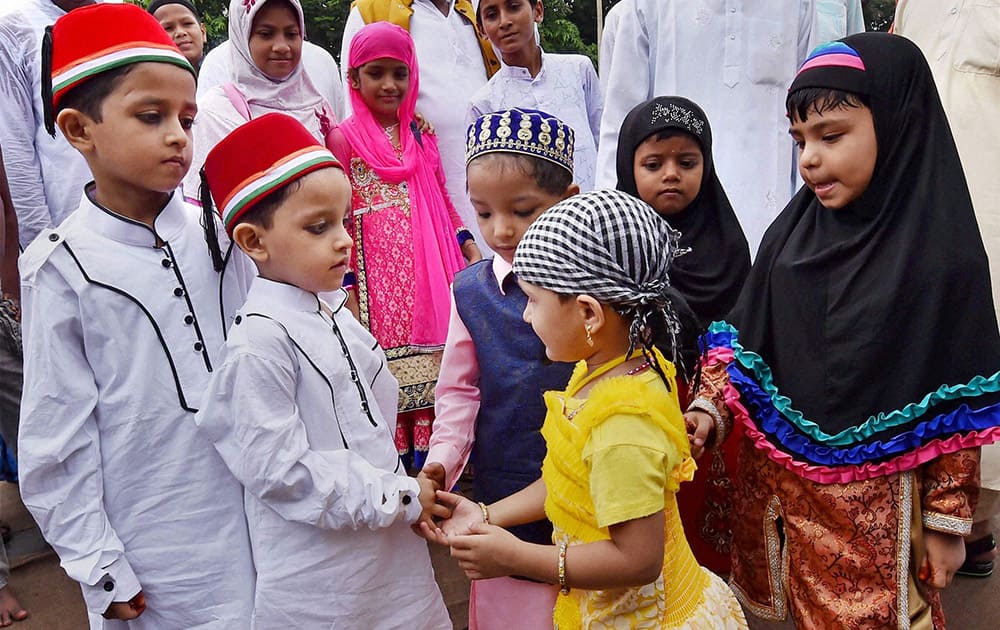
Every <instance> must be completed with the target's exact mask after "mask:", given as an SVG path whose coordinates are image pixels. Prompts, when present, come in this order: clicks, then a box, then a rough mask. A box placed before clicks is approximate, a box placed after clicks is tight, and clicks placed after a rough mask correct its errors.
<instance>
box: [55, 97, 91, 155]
mask: <svg viewBox="0 0 1000 630" xmlns="http://www.w3.org/2000/svg"><path fill="white" fill-rule="evenodd" d="M95 124H97V123H95V122H94V119H93V118H91V117H90V116H88V115H86V114H84V113H83V112H81V111H80V110H78V109H72V108H66V109H64V110H62V111H61V112H59V115H58V116H56V125H58V126H59V131H61V132H62V135H63V136H64V137H65V138H66V140H68V141H69V143H70V144H71V145H72V146H73V148H74V149H76V150H77V151H79V152H80V153H83V154H84V155H86V154H88V153H90V152H91V151H93V148H94V139H93V135H92V133H91V132H92V129H93V126H94V125H95Z"/></svg>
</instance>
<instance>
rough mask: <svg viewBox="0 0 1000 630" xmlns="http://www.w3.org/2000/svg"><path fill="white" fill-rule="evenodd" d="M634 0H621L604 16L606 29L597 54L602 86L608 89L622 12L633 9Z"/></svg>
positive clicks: (602, 32) (598, 71)
mask: <svg viewBox="0 0 1000 630" xmlns="http://www.w3.org/2000/svg"><path fill="white" fill-rule="evenodd" d="M631 4H632V0H620V1H619V2H618V3H617V4H615V5H614V6H613V7H611V9H610V10H608V14H607V15H605V16H604V29H603V30H602V31H601V46H600V50H599V52H598V55H597V75H598V76H599V77H600V78H601V87H602V88H603V89H604V90H605V92H606V91H607V89H608V72H609V71H610V66H611V58H612V57H613V56H614V54H615V40H616V39H617V38H618V27H619V26H620V25H621V19H622V14H623V13H625V11H629V10H631V8H630V7H631Z"/></svg>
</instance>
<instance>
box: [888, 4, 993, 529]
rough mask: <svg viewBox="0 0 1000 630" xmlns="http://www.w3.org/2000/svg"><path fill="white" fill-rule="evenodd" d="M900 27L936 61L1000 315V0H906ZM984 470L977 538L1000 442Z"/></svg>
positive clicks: (987, 510)
mask: <svg viewBox="0 0 1000 630" xmlns="http://www.w3.org/2000/svg"><path fill="white" fill-rule="evenodd" d="M893 29H894V30H895V32H896V33H897V34H899V35H903V36H904V37H908V38H910V39H911V40H913V41H914V42H915V43H916V44H917V45H918V46H920V49H921V50H922V51H923V52H924V56H926V57H927V61H928V63H930V66H931V72H932V73H933V74H934V82H935V83H936V84H937V88H938V92H939V93H940V94H941V103H942V104H943V105H944V110H945V113H947V114H948V122H949V123H950V124H951V131H952V133H953V134H954V135H955V144H956V145H958V154H959V156H960V157H961V158H962V169H963V170H964V171H965V178H966V180H967V181H968V183H969V193H971V195H972V206H973V209H974V210H975V211H976V220H977V221H978V222H979V231H980V233H981V234H982V236H983V245H985V246H986V255H987V256H988V257H989V259H990V276H991V277H992V279H993V305H994V307H995V308H997V316H998V318H1000V177H998V175H997V173H998V169H1000V4H998V3H996V2H993V3H992V4H991V3H986V2H975V1H973V0H947V1H944V0H899V3H898V4H897V5H896V22H895V26H894V27H893ZM981 474H982V487H983V493H982V496H981V497H980V501H979V508H978V509H977V510H976V515H975V520H976V527H974V529H973V537H975V538H978V537H981V536H984V535H985V533H986V532H988V530H989V523H988V521H989V519H990V518H992V517H993V516H995V515H996V514H1000V445H998V444H994V445H992V446H984V447H983V455H982V469H981ZM983 530H985V531H983Z"/></svg>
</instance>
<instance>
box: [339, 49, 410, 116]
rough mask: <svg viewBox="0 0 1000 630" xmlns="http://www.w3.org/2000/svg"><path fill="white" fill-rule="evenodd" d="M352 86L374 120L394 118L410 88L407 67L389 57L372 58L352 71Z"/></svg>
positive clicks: (408, 69)
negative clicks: (358, 93) (359, 94)
mask: <svg viewBox="0 0 1000 630" xmlns="http://www.w3.org/2000/svg"><path fill="white" fill-rule="evenodd" d="M351 86H352V87H353V88H354V89H355V90H358V91H359V92H361V99H362V100H363V101H364V102H365V105H367V106H368V109H370V110H371V112H372V114H373V115H374V116H375V118H376V120H379V121H380V122H384V121H395V120H398V112H399V106H400V105H401V104H402V103H403V99H404V98H405V97H406V93H407V92H408V91H409V90H410V68H409V66H407V65H406V64H405V63H403V62H402V61H400V60H398V59H393V58H391V57H383V58H380V59H373V60H372V61H369V62H368V63H366V64H364V65H362V66H361V67H360V68H358V69H357V70H355V71H354V72H353V73H352V76H351Z"/></svg>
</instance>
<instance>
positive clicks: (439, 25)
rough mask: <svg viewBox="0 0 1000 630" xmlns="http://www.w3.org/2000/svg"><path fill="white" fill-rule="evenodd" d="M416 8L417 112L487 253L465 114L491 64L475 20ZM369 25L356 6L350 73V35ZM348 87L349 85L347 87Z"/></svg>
mask: <svg viewBox="0 0 1000 630" xmlns="http://www.w3.org/2000/svg"><path fill="white" fill-rule="evenodd" d="M473 4H478V2H473ZM452 5H454V0H452ZM412 8H413V16H412V17H411V18H410V36H411V37H413V44H414V47H415V48H416V52H417V64H418V66H419V70H420V93H419V94H418V95H417V113H419V114H420V115H422V116H423V117H424V118H426V119H427V120H429V121H430V122H431V123H432V124H433V125H434V129H435V132H436V133H437V137H438V149H439V150H440V152H441V165H442V166H443V167H444V176H445V180H446V183H447V187H448V196H449V197H451V202H452V204H454V206H455V209H456V210H458V216H460V217H461V218H462V221H463V222H464V223H465V225H466V226H467V227H468V228H469V230H470V231H472V234H473V235H474V236H475V237H476V243H477V244H478V245H479V249H480V250H482V252H483V255H484V256H488V255H489V249H488V248H487V247H486V243H485V242H484V241H483V238H482V234H481V233H480V231H479V224H478V222H477V221H476V213H475V211H474V210H473V208H472V203H471V202H470V201H469V196H468V194H467V193H466V189H465V139H466V129H467V127H466V124H465V117H466V114H467V113H468V104H469V99H471V98H472V95H473V94H475V92H476V90H478V89H479V88H481V87H482V86H483V85H485V84H486V66H485V65H484V64H483V53H482V49H481V48H480V47H479V39H478V38H477V37H476V31H475V28H473V26H472V24H471V23H469V22H468V21H467V20H466V19H465V18H464V17H462V16H461V15H460V14H459V13H458V12H457V11H455V10H454V6H450V7H449V8H448V15H447V16H445V15H443V14H442V13H441V11H439V10H438V9H437V7H435V6H434V3H433V2H431V0H413V5H412ZM364 25H365V23H364V20H363V19H362V18H361V14H360V13H358V10H357V9H351V12H350V14H348V16H347V24H346V25H345V26H344V41H343V47H342V49H341V53H340V66H341V69H342V70H343V71H344V72H345V73H346V72H347V62H348V59H349V58H350V57H349V52H350V49H351V40H352V39H353V38H354V34H355V33H357V32H358V31H359V30H361V28H362V27H363V26H364ZM345 83H346V80H345ZM348 91H349V90H346V89H345V92H348ZM349 100H350V99H348V101H349ZM345 109H346V110H347V111H349V110H350V102H347V103H346V104H345Z"/></svg>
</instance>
